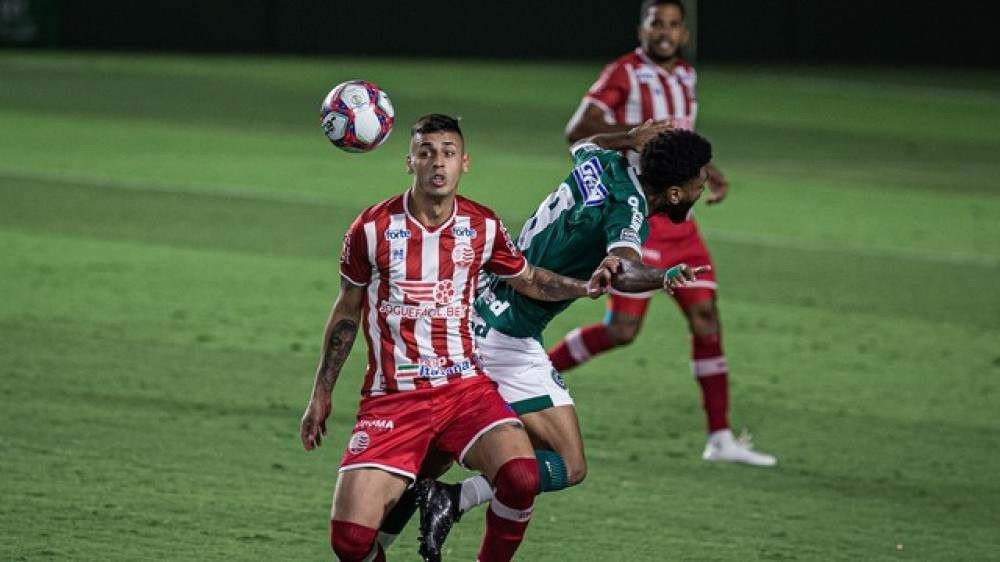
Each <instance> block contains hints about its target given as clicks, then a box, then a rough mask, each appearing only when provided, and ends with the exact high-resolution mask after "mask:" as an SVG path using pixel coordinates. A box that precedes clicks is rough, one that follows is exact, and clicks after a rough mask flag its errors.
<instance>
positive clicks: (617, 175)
mask: <svg viewBox="0 0 1000 562" xmlns="http://www.w3.org/2000/svg"><path fill="white" fill-rule="evenodd" d="M667 129H668V127H667V126H666V125H664V124H660V123H654V122H652V121H649V122H646V123H643V124H642V125H640V126H638V127H636V128H634V129H632V130H630V131H629V132H627V133H616V134H610V135H595V136H594V137H592V138H590V139H588V141H586V142H581V143H577V144H576V145H574V146H573V147H572V148H571V149H570V152H571V154H572V156H573V161H574V167H573V169H572V170H571V171H570V173H569V174H568V175H567V176H566V178H565V179H564V180H563V181H562V182H561V183H560V184H559V185H558V187H557V188H556V189H555V190H554V191H553V192H552V193H550V194H549V196H548V197H546V198H545V199H544V200H543V201H542V203H541V204H540V205H539V206H538V209H537V210H536V211H535V214H534V215H533V216H532V217H531V218H530V219H528V221H527V222H526V223H525V224H524V227H523V228H522V229H521V233H520V236H519V237H518V248H519V249H520V250H521V251H522V252H524V255H525V257H527V258H528V260H530V261H531V262H532V263H534V264H535V265H536V266H538V267H545V268H547V269H550V270H552V271H555V272H557V273H559V274H562V275H567V276H570V277H576V278H582V277H586V275H587V272H589V271H591V270H593V269H594V268H595V267H598V268H599V269H600V267H603V266H604V265H606V266H607V267H608V268H609V269H610V270H612V271H614V272H615V274H614V276H613V287H614V288H616V289H618V290H621V291H627V292H634V291H648V290H652V289H659V288H666V289H668V290H673V288H674V287H678V286H681V285H683V284H685V283H687V282H690V281H694V280H695V274H697V273H701V272H704V271H706V270H707V268H702V269H691V268H688V267H686V266H684V265H678V266H675V267H671V268H670V269H659V268H654V267H649V266H645V265H643V264H642V263H641V254H640V250H641V244H642V241H643V240H645V238H646V236H647V234H648V232H649V229H648V225H647V215H652V216H657V215H661V214H662V215H665V216H667V217H668V220H676V221H683V220H684V219H685V218H686V217H687V212H688V210H689V209H690V208H691V205H693V204H694V202H695V201H696V200H697V199H698V198H699V197H700V196H701V193H702V190H703V187H704V183H705V181H706V178H707V172H706V171H705V165H706V164H707V163H708V162H709V161H710V160H711V157H712V148H711V145H710V144H709V143H708V141H707V140H705V139H704V138H702V137H700V136H698V135H697V134H696V133H694V132H692V131H683V130H678V131H672V130H667ZM624 148H630V149H634V150H637V151H639V150H641V153H642V156H641V161H642V163H643V173H642V175H641V176H640V175H637V174H636V171H635V169H634V168H632V166H630V165H629V164H628V162H627V161H626V160H625V158H623V157H622V155H621V154H620V153H619V152H618V151H619V150H622V149H624ZM602 264H603V265H602ZM569 305H570V301H561V302H541V301H539V300H537V299H533V298H531V297H530V295H523V294H522V293H520V292H518V291H517V290H516V288H515V287H513V286H511V284H510V283H509V281H507V280H505V279H503V278H499V277H496V276H494V278H493V279H492V280H491V282H490V283H489V285H488V288H486V289H484V290H483V291H482V292H481V293H480V295H479V297H478V298H477V299H476V303H475V308H476V315H475V316H473V323H474V324H475V331H476V334H475V335H476V342H477V343H478V347H479V351H480V354H481V355H482V358H483V363H484V364H485V366H486V369H487V371H488V373H489V376H490V378H492V379H493V380H495V381H497V383H498V384H499V390H500V394H501V395H502V396H503V397H504V399H505V400H507V402H508V403H510V405H511V407H512V408H513V409H514V410H515V411H516V412H517V413H518V415H519V416H520V417H521V419H522V421H523V422H524V424H525V427H526V429H527V431H528V434H529V435H530V436H531V441H532V444H533V445H534V446H535V448H536V450H535V457H536V459H537V460H538V468H539V476H540V479H539V480H540V486H539V491H543V492H544V491H556V490H561V489H563V488H566V487H568V486H573V485H576V484H578V483H580V482H581V481H582V480H583V479H584V476H585V475H586V473H587V461H586V457H585V455H584V447H583V438H582V436H581V434H580V426H579V422H578V420H577V416H576V408H575V406H574V402H573V398H572V397H571V396H570V393H569V389H568V388H567V387H566V385H565V384H564V383H563V381H562V378H561V377H560V376H559V373H558V372H557V371H555V370H554V369H553V368H552V364H551V362H550V361H549V358H548V355H547V354H546V352H545V348H544V347H543V346H542V343H541V338H542V332H543V331H544V330H545V327H546V325H548V323H549V321H551V320H552V318H553V317H555V316H556V315H558V314H559V313H561V312H562V311H564V310H565V309H566V308H567V307H568V306H569ZM417 486H418V490H419V495H420V498H421V525H420V527H421V537H420V552H421V554H422V555H423V557H424V560H425V561H427V562H434V561H436V560H440V553H441V546H442V543H443V541H444V540H445V537H446V536H447V534H448V531H449V529H450V528H451V525H452V524H453V523H454V522H455V521H457V520H458V518H459V517H460V516H461V514H462V513H463V512H465V511H467V510H469V509H471V508H472V507H474V506H476V505H479V504H481V503H485V502H487V501H490V499H491V498H492V494H493V491H492V489H491V486H490V484H489V482H488V481H487V480H486V479H485V478H483V477H482V476H474V477H472V478H468V479H466V480H465V481H463V482H461V483H459V484H443V483H440V482H436V481H433V480H430V479H428V478H424V479H421V480H420V481H419V482H418V484H417Z"/></svg>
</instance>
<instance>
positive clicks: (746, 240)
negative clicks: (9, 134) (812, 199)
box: [0, 168, 1000, 267]
mask: <svg viewBox="0 0 1000 562" xmlns="http://www.w3.org/2000/svg"><path fill="white" fill-rule="evenodd" d="M0 178H6V179H14V180H17V179H27V180H50V181H65V182H69V183H70V184H71V185H72V184H76V185H85V186H87V187H108V188H113V189H127V190H134V191H145V192H155V193H175V194H189V195H210V196H211V195H223V196H226V197H231V198H234V199H245V200H250V201H253V200H256V201H273V202H275V203H292V204H311V205H332V204H334V202H333V201H332V200H330V199H324V198H321V197H316V196H312V195H305V194H300V193H285V192H278V191H268V190H262V189H260V188H255V187H249V186H239V185H234V184H228V185H227V184H191V185H183V186H182V185H176V184H170V183H166V182H157V181H155V180H153V181H148V182H147V181H143V182H138V181H131V180H116V179H108V178H101V177H97V176H91V175H87V174H76V173H64V172H36V171H30V172H29V171H24V170H14V169H9V168H0ZM703 234H704V236H705V238H707V239H708V240H709V241H712V240H719V241H722V242H729V243H737V244H753V245H755V246H763V247H767V248H776V249H791V250H807V251H817V252H831V253H848V254H854V255H860V256H868V257H884V258H899V259H909V260H921V261H927V262H935V263H945V264H956V265H960V264H969V265H978V266H985V267H1000V256H984V255H976V254H959V253H952V252H935V251H928V250H913V249H905V248H875V247H867V248H861V247H856V246H851V245H842V244H826V243H823V242H820V241H817V240H808V239H801V238H794V237H791V236H773V235H767V234H752V233H746V232H736V231H726V230H719V229H714V228H713V229H707V230H705V231H704V232H703Z"/></svg>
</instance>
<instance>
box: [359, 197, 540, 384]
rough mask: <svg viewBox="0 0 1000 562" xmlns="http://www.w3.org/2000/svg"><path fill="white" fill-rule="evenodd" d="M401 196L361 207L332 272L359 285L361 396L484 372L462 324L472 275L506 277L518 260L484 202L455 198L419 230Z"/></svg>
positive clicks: (522, 264) (516, 269)
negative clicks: (364, 363)
mask: <svg viewBox="0 0 1000 562" xmlns="http://www.w3.org/2000/svg"><path fill="white" fill-rule="evenodd" d="M409 193H410V192H409V191H407V192H405V193H403V194H401V195H397V196H395V197H392V198H390V199H387V200H385V201H383V202H381V203H379V204H377V205H375V206H372V207H369V208H368V209H366V210H365V211H364V212H362V213H361V214H360V215H359V216H358V218H357V219H355V221H354V223H353V224H352V225H351V228H350V229H349V230H348V231H347V234H346V235H345V236H344V246H343V250H342V252H341V256H340V274H341V275H342V276H343V277H344V278H345V279H347V280H348V281H349V282H351V283H353V284H354V285H357V286H361V287H367V297H366V299H365V303H364V309H363V315H364V319H363V322H364V330H365V338H366V339H367V341H368V371H367V373H366V375H365V382H364V386H363V387H362V394H364V395H366V396H377V395H382V394H386V393H392V392H400V391H407V390H414V389H417V388H426V387H428V386H438V385H442V384H446V383H447V382H448V381H449V380H451V379H454V378H459V377H473V376H479V375H482V374H484V371H483V369H482V366H481V365H480V362H479V357H478V354H477V352H476V348H475V343H474V340H473V338H472V333H471V330H470V329H469V313H470V312H471V310H472V301H473V300H474V299H475V289H476V284H477V282H478V279H479V273H480V271H481V270H483V269H486V270H487V271H490V272H491V273H494V274H496V275H498V276H500V277H513V276H516V275H518V274H520V273H521V272H522V271H523V270H524V268H526V267H527V265H528V264H527V262H526V261H525V259H524V256H523V255H521V253H520V252H519V251H518V249H517V247H516V246H515V245H514V242H513V240H511V238H510V235H509V234H508V232H507V229H506V228H505V227H504V225H503V223H502V222H501V221H500V219H499V218H497V216H496V214H494V213H493V211H491V210H490V209H488V208H487V207H484V206H482V205H479V204H478V203H475V202H474V201H471V200H469V199H466V198H464V197H456V201H455V210H454V211H453V212H452V216H451V218H449V219H448V220H447V221H445V222H444V224H442V225H440V226H438V227H436V228H434V229H429V228H427V227H425V226H424V225H422V224H421V223H420V222H419V221H418V220H417V219H415V218H414V217H413V216H412V215H411V214H410V211H409V208H408V203H407V202H408V200H409Z"/></svg>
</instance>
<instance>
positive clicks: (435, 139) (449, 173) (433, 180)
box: [406, 131, 469, 198]
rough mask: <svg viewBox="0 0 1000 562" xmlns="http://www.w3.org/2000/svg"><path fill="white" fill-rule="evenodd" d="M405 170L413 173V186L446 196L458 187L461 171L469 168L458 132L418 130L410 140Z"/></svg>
mask: <svg viewBox="0 0 1000 562" xmlns="http://www.w3.org/2000/svg"><path fill="white" fill-rule="evenodd" d="M406 169H407V171H408V172H409V173H411V174H413V176H414V177H413V187H414V188H416V189H418V190H420V191H421V192H423V193H424V194H425V195H429V196H431V197H435V198H440V197H447V196H449V195H451V194H453V193H455V190H456V189H458V181H459V179H461V177H462V173H464V172H468V171H469V155H468V154H466V153H465V145H464V143H463V142H462V137H461V136H459V135H458V133H454V132H451V131H441V132H436V133H427V134H422V133H417V134H415V135H413V138H411V139H410V153H409V154H408V155H407V156H406Z"/></svg>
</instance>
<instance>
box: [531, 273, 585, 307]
mask: <svg viewBox="0 0 1000 562" xmlns="http://www.w3.org/2000/svg"><path fill="white" fill-rule="evenodd" d="M526 287H530V289H529V291H530V293H529V294H528V296H529V297H531V298H533V299H537V300H540V301H566V300H571V299H576V298H580V297H585V296H587V282H586V281H580V280H579V279H572V278H570V277H565V276H562V275H559V274H558V273H553V272H551V271H549V270H547V269H542V268H540V267H536V268H534V275H533V279H532V282H531V284H529V285H527V286H526Z"/></svg>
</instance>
